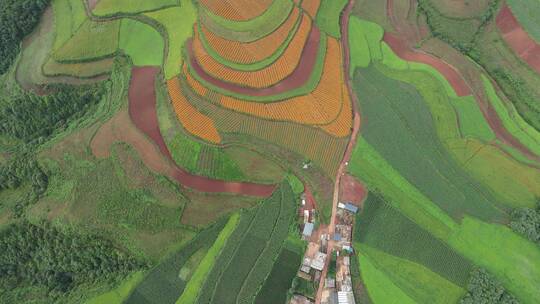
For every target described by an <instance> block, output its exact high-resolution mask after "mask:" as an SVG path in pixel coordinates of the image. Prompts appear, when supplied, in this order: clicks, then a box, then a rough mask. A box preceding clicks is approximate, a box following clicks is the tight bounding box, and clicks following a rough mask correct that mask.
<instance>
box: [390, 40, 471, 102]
mask: <svg viewBox="0 0 540 304" xmlns="http://www.w3.org/2000/svg"><path fill="white" fill-rule="evenodd" d="M383 40H384V42H386V43H387V44H388V45H389V46H390V47H391V48H392V50H393V51H394V52H395V53H396V54H397V55H398V56H399V57H400V58H402V59H404V60H407V61H414V62H420V63H424V64H428V65H430V66H432V67H434V68H435V69H437V70H438V71H439V72H440V73H441V74H442V75H443V76H444V77H445V78H446V79H447V80H448V82H449V83H450V85H452V87H453V88H454V90H455V91H456V94H457V95H458V96H469V95H471V94H472V91H471V89H470V87H469V85H467V83H466V82H465V80H464V79H463V77H461V75H460V74H459V73H458V71H457V70H456V69H455V68H454V67H452V66H451V65H450V64H448V63H447V62H445V61H443V60H441V59H439V58H436V57H433V56H430V55H428V54H425V53H420V52H414V51H412V50H411V49H409V48H408V47H407V45H406V43H405V42H404V41H403V40H401V39H400V38H399V37H397V36H395V35H393V34H391V33H388V32H385V33H384V37H383Z"/></svg>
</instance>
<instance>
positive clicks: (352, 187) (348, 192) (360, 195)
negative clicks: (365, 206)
mask: <svg viewBox="0 0 540 304" xmlns="http://www.w3.org/2000/svg"><path fill="white" fill-rule="evenodd" d="M366 193H367V190H366V188H365V187H364V185H362V184H361V183H360V182H359V181H358V180H357V179H356V178H354V177H353V176H351V175H349V174H345V175H343V176H342V177H341V182H340V189H339V200H340V201H342V202H351V203H353V204H355V205H357V206H360V205H361V203H362V202H363V201H364V198H365V197H366Z"/></svg>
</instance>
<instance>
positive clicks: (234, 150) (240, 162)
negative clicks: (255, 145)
mask: <svg viewBox="0 0 540 304" xmlns="http://www.w3.org/2000/svg"><path fill="white" fill-rule="evenodd" d="M223 151H224V153H225V154H227V156H228V157H229V158H230V159H231V161H233V162H234V163H235V164H236V166H238V168H239V169H240V170H241V172H242V175H243V176H244V177H245V178H244V180H246V181H251V182H257V183H265V184H277V183H279V182H280V181H281V180H282V179H283V177H284V176H285V172H284V171H283V169H282V168H281V167H280V166H279V165H278V164H277V163H276V162H275V161H274V160H272V159H268V158H266V157H265V156H264V155H262V154H260V153H258V152H255V151H253V150H250V149H248V148H245V147H238V146H232V147H227V148H224V149H223Z"/></svg>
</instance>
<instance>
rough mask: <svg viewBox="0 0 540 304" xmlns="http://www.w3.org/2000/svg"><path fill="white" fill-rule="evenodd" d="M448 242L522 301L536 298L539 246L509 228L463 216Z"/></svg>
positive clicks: (539, 275) (538, 292) (539, 296)
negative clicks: (487, 271)
mask: <svg viewBox="0 0 540 304" xmlns="http://www.w3.org/2000/svg"><path fill="white" fill-rule="evenodd" d="M448 243H449V244H450V245H451V246H452V247H454V248H455V249H456V250H457V251H458V252H460V253H461V254H462V255H463V256H465V257H467V258H469V259H470V260H471V261H473V262H474V263H475V264H477V265H478V266H481V267H483V268H485V269H487V270H489V271H490V272H491V273H492V274H493V275H495V276H496V277H497V279H498V280H499V281H500V282H501V283H502V284H503V285H504V287H506V289H507V290H508V291H510V293H512V294H513V295H515V296H516V297H517V298H518V300H520V302H522V303H538V302H539V301H540V289H538V288H537V287H538V286H540V247H538V245H536V244H534V243H532V242H529V241H527V240H526V239H525V238H523V237H521V236H519V235H517V234H516V233H514V232H513V231H512V230H510V228H508V227H506V226H502V225H498V224H488V223H485V222H482V221H480V220H478V219H474V218H471V217H465V218H464V219H463V221H462V223H461V225H460V227H459V229H457V230H456V231H455V233H454V234H453V235H452V236H451V237H450V239H449V240H448Z"/></svg>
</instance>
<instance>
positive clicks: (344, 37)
mask: <svg viewBox="0 0 540 304" xmlns="http://www.w3.org/2000/svg"><path fill="white" fill-rule="evenodd" d="M353 6H354V0H350V1H349V3H348V4H347V7H346V8H345V10H344V11H343V13H342V15H341V20H340V23H341V43H342V46H343V47H342V49H343V58H344V61H345V62H344V69H343V73H344V75H345V79H347V88H348V89H349V95H350V96H351V98H352V100H351V102H352V104H353V131H352V134H351V139H350V141H349V144H348V145H347V149H346V150H345V154H344V155H343V160H342V161H341V164H340V165H339V169H338V172H337V176H336V183H335V184H334V196H333V200H332V217H331V218H330V225H329V226H328V234H329V235H330V236H331V237H330V241H328V248H327V250H326V254H327V256H326V263H325V267H324V269H323V272H322V275H321V279H320V282H319V290H318V291H317V298H316V299H315V303H316V304H320V303H321V297H322V291H323V288H324V279H325V278H326V275H327V273H328V265H329V263H330V259H331V256H332V250H333V249H334V241H333V240H332V236H333V235H334V231H335V229H336V214H337V205H338V203H339V190H340V183H341V177H342V176H343V175H344V174H345V172H346V171H347V164H348V162H349V160H350V159H351V155H352V152H353V150H354V147H355V145H356V139H357V137H358V133H359V132H360V113H359V110H358V103H357V97H356V94H355V93H354V90H353V86H352V82H351V80H350V78H349V75H350V74H349V69H350V61H351V60H350V58H351V56H350V48H349V30H348V29H349V15H350V13H351V11H352V8H353Z"/></svg>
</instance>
